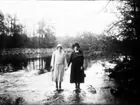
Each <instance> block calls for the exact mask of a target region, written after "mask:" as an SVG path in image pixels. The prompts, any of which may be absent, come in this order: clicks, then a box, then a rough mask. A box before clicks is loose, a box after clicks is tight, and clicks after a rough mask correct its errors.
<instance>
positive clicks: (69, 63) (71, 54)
mask: <svg viewBox="0 0 140 105" xmlns="http://www.w3.org/2000/svg"><path fill="white" fill-rule="evenodd" d="M71 62H72V54H71V55H70V60H69V63H68V67H69V65H70V63H71Z"/></svg>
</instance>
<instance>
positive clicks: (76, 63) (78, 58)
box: [68, 43, 84, 89]
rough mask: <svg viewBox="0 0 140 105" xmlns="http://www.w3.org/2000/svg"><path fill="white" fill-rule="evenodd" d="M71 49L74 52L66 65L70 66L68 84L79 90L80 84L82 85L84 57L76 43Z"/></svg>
mask: <svg viewBox="0 0 140 105" xmlns="http://www.w3.org/2000/svg"><path fill="white" fill-rule="evenodd" d="M72 47H73V49H74V51H73V52H72V54H71V56H70V61H69V64H68V66H69V65H70V64H71V74H70V83H75V87H76V89H80V83H84V68H83V62H84V56H83V52H82V51H81V50H79V48H80V46H79V44H78V43H75V44H74V45H73V46H72Z"/></svg>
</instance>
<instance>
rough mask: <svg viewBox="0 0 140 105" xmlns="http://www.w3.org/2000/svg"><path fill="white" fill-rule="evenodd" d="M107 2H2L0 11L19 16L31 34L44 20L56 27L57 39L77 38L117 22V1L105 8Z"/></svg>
mask: <svg viewBox="0 0 140 105" xmlns="http://www.w3.org/2000/svg"><path fill="white" fill-rule="evenodd" d="M107 2H108V1H106V0H100V1H99V0H98V1H45V0H42V1H36V0H0V10H1V11H2V12H3V13H4V14H7V13H9V14H12V15H14V14H16V16H17V18H18V19H19V21H20V22H21V23H22V24H24V25H26V29H27V30H28V32H29V33H32V31H33V28H34V29H35V28H36V25H37V23H38V21H39V20H41V19H44V20H46V21H47V22H48V24H51V25H53V26H54V27H55V29H56V35H57V36H64V35H70V36H73V35H76V34H77V33H81V32H83V31H90V32H93V33H97V34H100V33H102V32H103V30H104V29H106V28H107V26H108V25H109V24H110V23H112V22H113V21H115V20H116V19H117V18H116V16H115V14H114V13H112V12H111V11H113V12H116V2H113V1H112V2H110V3H109V5H108V6H107V8H104V7H105V6H106V4H107ZM103 8H104V9H103Z"/></svg>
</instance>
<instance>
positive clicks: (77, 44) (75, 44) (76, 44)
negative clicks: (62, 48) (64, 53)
mask: <svg viewBox="0 0 140 105" xmlns="http://www.w3.org/2000/svg"><path fill="white" fill-rule="evenodd" d="M75 46H77V47H78V48H80V45H79V43H74V44H73V45H72V48H74V47H75Z"/></svg>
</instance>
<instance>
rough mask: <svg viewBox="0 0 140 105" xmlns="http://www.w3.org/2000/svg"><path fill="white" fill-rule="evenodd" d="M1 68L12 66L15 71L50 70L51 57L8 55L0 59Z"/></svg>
mask: <svg viewBox="0 0 140 105" xmlns="http://www.w3.org/2000/svg"><path fill="white" fill-rule="evenodd" d="M0 58H1V59H0V66H7V65H9V64H10V65H12V67H13V68H14V71H17V70H22V69H25V70H28V71H31V70H40V69H47V70H48V71H49V69H50V60H51V56H48V55H47V56H43V57H42V56H41V55H39V54H37V55H6V56H1V57H0Z"/></svg>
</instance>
